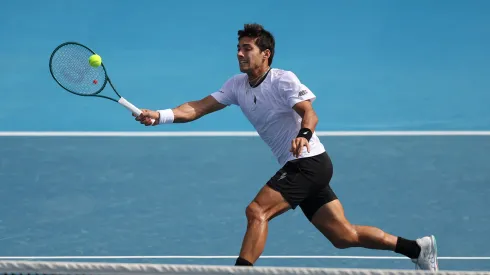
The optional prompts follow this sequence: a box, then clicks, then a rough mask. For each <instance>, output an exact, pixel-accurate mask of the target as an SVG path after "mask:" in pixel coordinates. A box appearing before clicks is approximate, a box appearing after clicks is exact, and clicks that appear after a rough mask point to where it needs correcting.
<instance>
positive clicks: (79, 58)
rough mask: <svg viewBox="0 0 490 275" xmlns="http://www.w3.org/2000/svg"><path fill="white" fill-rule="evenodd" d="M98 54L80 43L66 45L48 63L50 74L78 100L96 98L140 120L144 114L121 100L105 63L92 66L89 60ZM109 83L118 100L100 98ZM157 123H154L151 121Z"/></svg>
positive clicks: (57, 49)
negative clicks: (84, 97) (130, 113)
mask: <svg viewBox="0 0 490 275" xmlns="http://www.w3.org/2000/svg"><path fill="white" fill-rule="evenodd" d="M93 54H95V52H94V51H92V50H91V49H90V48H88V47H87V46H84V45H82V44H80V43H77V42H66V43H63V44H61V45H59V46H58V47H56V49H54V51H53V53H52V54H51V57H50V59H49V70H50V72H51V76H53V78H54V80H55V81H56V82H57V83H58V84H59V85H60V86H61V87H62V88H63V89H65V90H67V91H68V92H70V93H72V94H75V95H79V96H94V97H100V98H106V99H109V100H112V101H114V102H118V103H119V104H121V105H122V106H124V107H126V108H127V109H128V110H130V111H131V112H133V114H136V115H137V116H139V115H140V114H141V113H142V112H141V110H140V109H138V108H137V107H136V106H134V105H133V104H131V103H130V102H129V101H128V100H126V99H125V98H124V97H122V96H121V95H120V94H119V93H118V92H117V91H116V88H114V85H113V84H112V82H111V80H110V78H109V76H108V75H107V70H106V68H105V66H104V63H102V64H101V65H100V66H99V67H97V68H94V67H92V66H90V64H89V57H90V56H92V55H93ZM107 83H109V85H110V86H111V88H112V90H113V91H114V93H115V94H116V95H117V98H114V97H109V96H105V95H101V94H100V93H101V92H102V90H104V88H105V87H106V85H107ZM152 121H153V122H154V119H152Z"/></svg>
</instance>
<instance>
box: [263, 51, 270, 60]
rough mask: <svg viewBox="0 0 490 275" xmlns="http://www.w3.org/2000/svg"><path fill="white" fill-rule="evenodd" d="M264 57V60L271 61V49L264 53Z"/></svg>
mask: <svg viewBox="0 0 490 275" xmlns="http://www.w3.org/2000/svg"><path fill="white" fill-rule="evenodd" d="M263 53H264V55H262V59H263V60H269V57H271V51H270V50H269V49H266V50H265V51H263Z"/></svg>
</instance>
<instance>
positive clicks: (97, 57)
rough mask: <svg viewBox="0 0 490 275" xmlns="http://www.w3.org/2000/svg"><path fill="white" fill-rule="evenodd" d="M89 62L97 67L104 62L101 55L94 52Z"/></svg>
mask: <svg viewBox="0 0 490 275" xmlns="http://www.w3.org/2000/svg"><path fill="white" fill-rule="evenodd" d="M88 63H89V64H90V66H92V67H94V68H97V67H99V66H100V65H101V64H102V58H101V57H100V55H98V54H94V55H92V56H90V58H89V59H88Z"/></svg>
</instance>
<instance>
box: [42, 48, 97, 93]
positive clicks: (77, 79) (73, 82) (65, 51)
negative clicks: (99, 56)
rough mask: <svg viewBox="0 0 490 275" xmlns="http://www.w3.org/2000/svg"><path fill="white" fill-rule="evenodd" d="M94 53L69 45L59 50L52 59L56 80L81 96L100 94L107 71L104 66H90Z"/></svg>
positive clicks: (52, 69)
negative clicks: (90, 59) (90, 58)
mask: <svg viewBox="0 0 490 275" xmlns="http://www.w3.org/2000/svg"><path fill="white" fill-rule="evenodd" d="M92 54H93V53H92V52H91V51H89V50H88V49H86V48H84V47H82V46H80V45H76V44H67V45H64V46H63V47H61V48H59V49H58V50H57V51H56V52H55V53H54V54H53V57H52V60H51V71H52V73H53V76H54V78H55V79H56V80H57V81H58V83H59V84H60V85H61V86H63V87H64V88H65V89H67V90H70V91H72V92H74V93H77V94H81V95H91V94H96V93H98V92H100V90H101V89H102V88H103V85H104V84H105V78H106V75H105V71H104V68H103V67H102V66H99V67H97V68H94V67H92V66H90V64H89V61H88V60H89V57H90V56H91V55H92Z"/></svg>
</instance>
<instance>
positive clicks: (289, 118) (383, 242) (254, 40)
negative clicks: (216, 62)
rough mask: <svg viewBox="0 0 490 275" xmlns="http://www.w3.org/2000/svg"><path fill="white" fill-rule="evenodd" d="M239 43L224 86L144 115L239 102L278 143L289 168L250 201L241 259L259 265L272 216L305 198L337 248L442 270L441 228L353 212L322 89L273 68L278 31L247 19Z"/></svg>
mask: <svg viewBox="0 0 490 275" xmlns="http://www.w3.org/2000/svg"><path fill="white" fill-rule="evenodd" d="M237 47H238V48H237V58H238V63H239V67H240V71H241V72H242V74H237V75H235V76H233V77H231V78H230V79H228V80H227V81H226V82H225V83H224V84H223V86H222V87H221V89H219V90H218V91H216V92H214V93H212V94H210V95H208V96H206V97H205V98H203V99H201V100H197V101H192V102H187V103H184V104H182V105H180V106H178V107H176V108H173V109H165V110H157V111H151V110H146V109H143V110H142V111H143V113H142V114H141V115H140V116H138V117H136V120H137V121H140V123H142V124H144V125H147V126H151V125H157V124H167V123H186V122H190V121H194V120H196V119H199V118H201V117H202V116H204V115H207V114H209V113H212V112H215V111H218V110H221V109H223V108H225V107H226V106H229V105H237V106H239V108H240V109H241V110H242V112H243V113H244V115H245V116H246V117H247V118H248V120H249V121H250V123H251V124H252V125H253V126H254V128H255V129H256V131H257V132H258V134H259V135H260V137H261V138H262V140H263V141H264V142H265V143H266V144H267V145H268V146H269V147H270V149H271V150H272V152H273V154H274V155H275V156H276V158H277V160H278V162H279V164H280V165H281V168H280V169H279V170H278V171H277V173H276V174H275V175H273V176H272V177H271V178H270V180H269V181H268V182H267V183H266V184H265V185H264V186H263V187H262V188H261V190H260V191H259V193H258V194H257V196H256V197H255V198H254V199H253V201H252V202H251V203H250V204H249V205H248V207H247V208H246V216H247V220H248V224H247V230H246V233H245V236H244V239H243V243H242V247H241V250H240V254H239V257H238V258H237V260H236V264H235V265H240V266H243V265H245V266H253V264H254V263H255V262H256V261H257V259H258V258H259V257H260V255H261V254H262V252H263V250H264V246H265V242H266V238H267V232H268V222H269V221H270V220H271V219H273V218H274V217H276V216H278V215H280V214H282V213H284V212H286V211H288V210H289V209H295V208H296V207H297V206H299V207H300V208H301V210H302V211H303V213H304V215H305V216H306V218H307V219H308V220H309V221H310V222H311V223H312V224H313V225H314V226H315V227H316V228H317V229H318V230H319V231H320V232H321V233H322V234H323V235H324V236H325V237H326V238H327V239H328V240H329V241H330V242H331V243H332V244H333V245H334V246H335V247H336V248H349V247H363V248H368V249H378V250H391V251H394V252H395V253H399V254H402V255H404V256H406V257H408V258H410V259H412V261H413V262H414V263H416V264H417V265H418V267H419V268H421V269H424V270H432V271H436V270H438V261H437V247H436V242H435V238H434V236H427V237H423V238H420V239H417V240H407V239H404V238H402V237H396V236H393V235H390V234H388V233H386V232H384V231H382V230H381V229H378V228H376V227H371V226H363V225H353V224H351V223H350V222H349V221H348V220H347V219H346V217H345V216H344V209H343V207H342V204H341V203H340V201H339V199H338V198H337V196H336V195H335V193H334V191H333V190H332V189H331V188H330V179H331V178H332V173H333V167H332V163H331V160H330V158H329V156H328V154H327V152H326V150H325V148H324V146H323V144H322V143H321V142H320V140H319V138H318V137H317V136H316V134H315V127H316V125H317V123H318V117H317V116H316V114H315V111H314V109H313V107H312V102H313V101H314V100H315V98H316V96H315V95H314V94H313V92H312V91H310V90H309V89H308V87H306V86H305V85H304V84H302V83H301V82H300V80H299V79H298V77H296V75H295V74H294V73H293V72H291V71H286V70H281V69H276V68H271V64H272V60H273V57H274V47H275V39H274V37H273V35H272V34H271V33H270V32H268V31H267V30H265V29H264V28H263V27H262V26H261V25H258V24H246V25H245V26H244V29H243V30H239V31H238V45H237ZM133 116H134V115H133ZM151 119H155V123H153V124H152V122H151Z"/></svg>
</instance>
